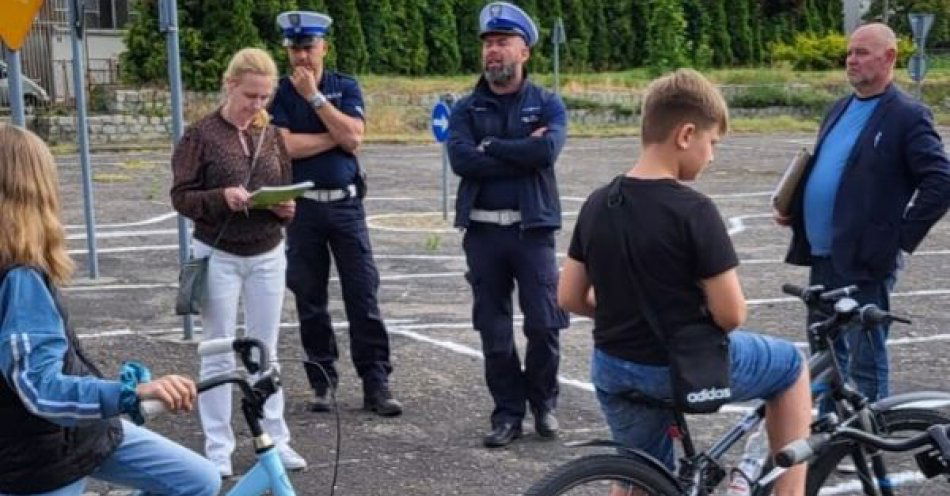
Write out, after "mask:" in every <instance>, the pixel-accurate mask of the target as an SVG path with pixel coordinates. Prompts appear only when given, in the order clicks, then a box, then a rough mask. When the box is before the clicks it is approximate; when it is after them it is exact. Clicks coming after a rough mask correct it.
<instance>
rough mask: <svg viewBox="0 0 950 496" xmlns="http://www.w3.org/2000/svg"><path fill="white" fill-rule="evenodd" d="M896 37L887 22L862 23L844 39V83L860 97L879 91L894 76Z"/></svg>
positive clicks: (882, 89)
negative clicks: (846, 44)
mask: <svg viewBox="0 0 950 496" xmlns="http://www.w3.org/2000/svg"><path fill="white" fill-rule="evenodd" d="M896 62H897V36H896V35H895V34H894V31H893V30H891V28H889V27H888V26H887V25H885V24H881V23H872V24H865V25H863V26H861V27H859V28H858V29H856V30H855V31H854V33H852V34H851V38H850V39H849V40H848V59H847V73H848V82H850V83H851V86H852V87H854V91H855V93H857V94H858V96H861V97H868V96H874V95H877V94H880V93H883V92H884V90H886V89H887V86H888V85H889V84H890V83H891V80H893V79H894V64H895V63H896Z"/></svg>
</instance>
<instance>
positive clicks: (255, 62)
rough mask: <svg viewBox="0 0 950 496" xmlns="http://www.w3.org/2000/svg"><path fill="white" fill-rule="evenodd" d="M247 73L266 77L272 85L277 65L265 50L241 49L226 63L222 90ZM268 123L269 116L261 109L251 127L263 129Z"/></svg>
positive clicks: (275, 78)
mask: <svg viewBox="0 0 950 496" xmlns="http://www.w3.org/2000/svg"><path fill="white" fill-rule="evenodd" d="M248 73H250V74H257V75H260V76H267V77H268V78H270V80H271V82H272V83H276V82H277V64H276V63H275V62H274V59H273V57H271V56H270V54H269V53H267V51H266V50H261V49H260V48H242V49H240V50H238V52H237V53H235V54H234V56H232V57H231V61H230V62H228V68H227V69H225V71H224V76H222V78H221V86H222V88H225V87H226V85H227V83H228V81H238V80H240V78H241V76H243V75H245V74H248ZM268 122H270V114H268V113H267V110H264V109H261V110H260V112H258V113H257V115H255V116H254V119H253V120H252V121H251V125H252V126H254V127H258V128H263V127H264V126H266V125H267V123H268Z"/></svg>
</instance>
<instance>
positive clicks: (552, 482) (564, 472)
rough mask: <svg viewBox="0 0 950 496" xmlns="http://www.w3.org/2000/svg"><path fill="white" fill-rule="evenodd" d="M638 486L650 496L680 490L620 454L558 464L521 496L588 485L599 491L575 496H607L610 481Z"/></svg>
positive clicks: (552, 494)
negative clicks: (606, 489) (605, 489)
mask: <svg viewBox="0 0 950 496" xmlns="http://www.w3.org/2000/svg"><path fill="white" fill-rule="evenodd" d="M618 481H621V482H625V483H628V484H631V485H635V486H638V487H639V488H640V489H642V490H644V491H646V492H647V494H649V495H655V496H679V495H680V494H681V493H680V490H679V489H677V487H676V486H675V485H674V484H673V483H672V482H670V480H669V479H668V477H667V475H666V474H663V473H661V472H660V471H659V470H657V469H656V468H654V467H651V466H649V465H646V464H644V463H642V462H640V461H638V460H637V459H635V458H632V457H629V456H624V455H619V454H599V455H590V456H585V457H583V458H578V459H576V460H573V461H571V462H568V463H566V464H564V465H561V466H559V467H557V468H555V469H554V470H552V471H551V472H549V473H548V474H547V475H545V476H544V477H543V478H542V479H541V480H539V481H537V482H536V483H534V484H533V485H532V486H531V487H530V488H529V489H528V490H527V492H525V493H524V496H561V495H565V494H575V493H569V492H568V491H571V490H572V489H577V488H579V487H580V486H581V485H584V484H588V483H592V484H593V483H600V484H601V486H600V489H594V488H592V489H591V492H588V493H585V492H581V493H576V494H600V495H604V494H607V491H604V490H603V488H604V487H608V485H609V483H611V482H618Z"/></svg>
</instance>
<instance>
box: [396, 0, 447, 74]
mask: <svg viewBox="0 0 950 496" xmlns="http://www.w3.org/2000/svg"><path fill="white" fill-rule="evenodd" d="M391 1H392V6H393V21H394V22H395V23H396V26H402V27H403V34H402V41H401V42H400V43H399V44H398V46H397V47H396V48H395V49H394V52H395V53H396V54H397V55H396V57H394V59H393V62H394V64H395V69H396V70H397V71H398V73H400V74H405V75H417V74H424V73H425V71H426V63H427V61H428V58H429V52H428V50H427V49H426V26H425V21H424V20H423V18H422V13H423V11H425V9H426V8H428V2H427V0H391ZM437 1H439V0H437Z"/></svg>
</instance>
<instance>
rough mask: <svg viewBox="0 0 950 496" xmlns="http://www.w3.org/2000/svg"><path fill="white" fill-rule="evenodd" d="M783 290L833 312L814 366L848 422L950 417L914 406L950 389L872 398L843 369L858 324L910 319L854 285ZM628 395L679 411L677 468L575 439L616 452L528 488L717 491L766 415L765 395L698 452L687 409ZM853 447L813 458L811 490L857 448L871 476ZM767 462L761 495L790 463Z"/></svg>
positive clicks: (929, 421) (886, 429)
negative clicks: (731, 455) (867, 301)
mask: <svg viewBox="0 0 950 496" xmlns="http://www.w3.org/2000/svg"><path fill="white" fill-rule="evenodd" d="M782 290H783V291H784V292H785V293H787V294H791V295H794V296H796V297H798V298H800V299H801V300H802V301H803V302H804V303H805V304H806V305H807V306H808V307H809V308H810V309H813V310H815V311H817V312H819V313H820V314H822V315H828V317H827V318H826V319H825V320H824V321H822V322H818V323H815V324H812V325H811V326H809V332H811V333H813V335H814V336H815V338H816V339H817V340H818V342H820V343H824V345H823V346H821V347H820V348H819V349H818V350H816V352H815V353H814V354H813V355H812V356H811V357H810V358H809V361H808V366H809V370H810V372H811V377H812V396H813V398H816V397H817V398H820V397H823V396H824V395H830V397H831V398H832V400H833V401H834V404H835V409H836V411H838V412H841V413H842V414H843V415H842V418H844V419H845V420H844V421H843V422H840V424H842V425H846V426H850V425H854V426H856V427H857V428H859V429H861V430H863V431H865V432H869V433H872V434H888V435H891V434H893V433H896V432H902V431H911V432H920V431H923V430H925V429H927V428H928V427H930V426H931V425H934V424H947V423H950V416H947V415H944V414H942V413H941V412H938V411H935V410H931V409H927V408H913V404H914V403H919V402H922V401H931V400H932V401H950V393H945V392H941V391H921V392H913V393H906V394H899V395H895V396H891V397H888V398H885V399H883V400H880V401H877V402H874V403H870V402H869V401H868V400H867V398H866V397H865V396H864V395H863V394H861V393H860V392H859V391H857V390H856V389H855V388H854V387H852V386H851V385H850V384H848V383H847V382H846V381H845V380H844V377H843V375H842V373H841V371H840V368H839V365H838V363H837V360H836V359H835V356H834V352H833V351H832V346H831V344H832V343H833V342H834V341H835V340H836V339H837V338H838V337H839V335H841V334H842V333H843V332H845V331H846V330H848V329H849V327H851V325H852V324H854V323H856V324H860V325H865V324H870V323H871V322H883V321H885V320H890V321H897V322H905V323H906V322H907V321H906V320H904V319H900V318H899V317H896V316H894V315H891V314H890V313H887V312H884V311H882V310H880V309H879V308H877V307H875V306H873V305H866V306H865V307H859V306H858V304H857V302H856V301H854V300H853V299H851V298H850V295H852V294H854V292H855V291H856V290H857V288H856V287H854V286H849V287H845V288H839V289H835V290H832V291H824V288H823V287H822V286H812V287H809V288H804V289H803V288H798V287H796V286H792V285H784V286H783V287H782ZM627 398H628V399H629V400H630V401H633V402H637V403H640V404H644V405H647V406H650V407H653V408H662V409H666V410H670V411H672V412H673V416H674V424H673V427H672V428H671V429H670V435H671V437H672V438H673V439H674V441H675V442H676V444H677V445H678V446H679V448H680V450H679V451H680V453H682V456H681V457H680V459H679V469H678V470H677V472H676V473H674V472H672V471H671V470H669V469H668V468H667V467H666V466H665V465H664V464H663V463H661V462H660V461H658V460H657V459H655V458H653V457H652V456H650V455H649V454H647V453H645V452H643V451H641V450H637V449H630V448H626V447H623V446H621V445H619V444H618V443H616V442H613V441H604V440H594V441H586V442H580V443H571V445H572V446H577V447H580V446H590V447H610V448H614V449H615V450H616V452H615V453H611V454H594V455H587V456H584V457H581V458H579V459H576V460H574V461H571V462H568V463H567V464H565V465H562V466H560V467H558V468H555V469H554V470H553V471H552V472H550V473H549V474H548V475H546V476H545V477H543V478H542V479H541V480H540V481H538V482H536V483H535V484H534V485H532V486H531V488H529V489H528V491H527V492H526V493H525V495H526V496H558V495H568V494H570V495H583V494H598V495H604V494H610V495H611V496H620V495H622V494H655V495H670V496H672V495H689V496H704V495H708V494H711V493H713V491H714V490H715V489H716V487H717V486H718V485H719V484H720V483H721V482H722V481H723V479H725V477H726V474H727V471H726V469H725V468H724V466H723V465H722V462H721V459H722V457H723V456H724V455H725V453H726V452H727V451H728V450H729V449H730V448H731V447H732V446H734V445H735V444H736V443H737V442H738V441H739V440H741V439H742V438H743V437H745V436H746V434H748V433H749V432H751V431H753V430H755V429H756V428H757V427H758V426H759V424H760V423H761V421H762V420H763V419H764V417H765V404H764V402H758V403H757V404H756V405H755V406H754V407H753V408H752V411H750V412H749V413H747V414H746V415H744V416H743V418H742V419H741V420H740V421H739V422H738V423H737V424H736V425H734V426H733V427H732V428H730V429H729V430H728V431H727V432H726V433H725V434H724V435H722V436H721V437H720V438H719V439H718V440H717V441H716V442H715V443H714V444H713V446H712V447H710V448H709V449H708V450H707V451H704V452H697V451H696V448H695V446H694V444H693V442H692V438H691V436H690V431H689V428H688V426H687V423H686V418H685V416H684V414H683V413H682V412H679V411H677V410H675V408H674V407H673V403H672V401H671V400H668V399H667V400H659V399H655V398H649V397H645V396H643V395H641V394H639V393H638V392H631V393H629V394H628V395H627ZM834 420H835V419H833V418H826V417H823V418H822V419H819V420H818V421H817V422H815V423H814V424H813V425H812V430H813V432H823V431H827V430H828V429H831V428H834V427H836V426H837V424H835V423H832V421H834ZM847 448H848V449H846V450H838V451H834V450H829V451H827V452H825V453H823V454H824V456H822V457H816V458H815V460H814V461H813V462H812V463H811V464H810V465H809V468H810V471H809V474H808V480H807V484H806V494H808V495H815V494H817V493H818V490H819V489H820V488H821V487H822V486H824V485H825V483H826V481H827V480H828V477H829V476H830V471H831V470H833V469H834V468H835V467H836V466H837V464H838V462H839V461H840V460H841V459H842V458H843V457H844V456H845V455H847V454H849V453H850V454H851V455H852V457H853V458H855V462H856V463H855V465H856V466H857V467H858V469H859V477H860V478H867V477H866V476H867V472H868V470H867V463H866V457H865V456H864V453H863V452H861V451H860V450H853V449H850V448H852V447H851V446H848V447H847ZM872 455H874V454H872ZM769 458H771V457H769ZM872 462H873V467H872V471H873V472H874V474H875V475H876V476H878V475H879V476H880V477H879V478H880V479H881V480H887V476H886V474H887V465H886V464H885V463H884V461H883V460H882V459H881V457H880V456H877V455H874V456H872ZM822 464H823V465H822ZM762 465H763V470H762V474H761V475H760V476H759V477H758V478H756V479H755V480H752V481H750V492H751V494H753V495H757V496H764V495H767V494H770V493H771V489H772V484H773V482H774V480H775V479H777V478H778V476H779V475H781V473H782V472H784V468H782V467H776V466H775V465H774V464H773V463H772V462H771V460H767V461H766V462H765V463H763V464H762ZM861 467H864V472H861V471H860V470H861ZM622 488H626V489H633V488H636V489H637V491H636V492H635V491H628V492H622ZM874 488H876V486H875V485H874V484H873V483H870V484H867V483H864V484H862V489H869V490H870V491H865V492H866V493H867V494H873V495H879V496H892V495H893V492H892V491H890V490H889V489H888V490H884V491H874Z"/></svg>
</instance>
